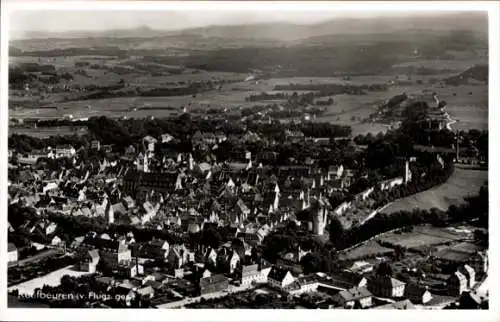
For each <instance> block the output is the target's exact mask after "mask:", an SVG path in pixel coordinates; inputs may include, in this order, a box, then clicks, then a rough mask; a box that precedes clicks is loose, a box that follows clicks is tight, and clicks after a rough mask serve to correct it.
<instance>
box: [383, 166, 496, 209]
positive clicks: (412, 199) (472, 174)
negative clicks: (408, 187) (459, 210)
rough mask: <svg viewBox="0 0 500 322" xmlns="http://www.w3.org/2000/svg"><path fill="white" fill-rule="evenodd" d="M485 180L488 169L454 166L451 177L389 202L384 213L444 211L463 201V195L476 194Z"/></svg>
mask: <svg viewBox="0 0 500 322" xmlns="http://www.w3.org/2000/svg"><path fill="white" fill-rule="evenodd" d="M487 180H488V171H483V170H474V169H462V168H460V167H458V166H456V167H455V171H454V172H453V174H452V175H451V177H450V178H449V179H448V181H446V182H445V183H443V184H442V185H439V186H437V187H434V188H432V189H429V190H426V191H423V192H420V193H417V194H414V195H411V196H408V197H406V198H402V199H398V200H396V201H394V202H393V203H391V204H390V205H389V206H388V207H387V208H386V209H385V210H384V213H388V214H389V213H392V212H398V211H403V210H404V211H412V210H414V209H431V208H433V207H436V208H438V209H440V210H443V211H446V210H447V209H448V207H449V206H450V205H457V204H461V203H464V202H465V200H464V198H465V197H468V196H472V195H475V194H477V193H478V191H479V189H480V188H481V186H482V185H483V184H484V182H485V181H487Z"/></svg>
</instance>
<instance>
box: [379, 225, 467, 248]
mask: <svg viewBox="0 0 500 322" xmlns="http://www.w3.org/2000/svg"><path fill="white" fill-rule="evenodd" d="M470 236H471V235H470V232H467V231H458V230H453V229H450V228H440V227H432V226H417V227H415V228H414V229H413V231H412V232H407V233H388V234H384V235H383V236H382V237H380V238H378V241H380V242H381V243H382V244H383V245H385V244H388V245H392V246H400V247H404V248H406V249H418V248H421V247H425V246H434V245H439V244H445V243H448V242H453V241H459V240H462V239H466V238H469V237H470Z"/></svg>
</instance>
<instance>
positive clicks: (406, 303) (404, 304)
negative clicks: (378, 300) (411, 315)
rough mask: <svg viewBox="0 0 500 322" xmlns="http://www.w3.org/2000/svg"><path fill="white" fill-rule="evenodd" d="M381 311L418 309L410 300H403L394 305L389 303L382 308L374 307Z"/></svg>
mask: <svg viewBox="0 0 500 322" xmlns="http://www.w3.org/2000/svg"><path fill="white" fill-rule="evenodd" d="M374 309H379V310H415V309H416V307H415V305H413V303H412V302H411V301H410V300H403V301H398V302H394V303H389V304H385V305H381V306H377V307H374Z"/></svg>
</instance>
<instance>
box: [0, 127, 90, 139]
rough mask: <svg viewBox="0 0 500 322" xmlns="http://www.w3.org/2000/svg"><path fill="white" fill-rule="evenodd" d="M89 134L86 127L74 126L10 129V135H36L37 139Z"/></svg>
mask: <svg viewBox="0 0 500 322" xmlns="http://www.w3.org/2000/svg"><path fill="white" fill-rule="evenodd" d="M86 133H87V129H86V128H85V127H73V126H58V127H37V128H30V127H9V135H12V134H18V135H36V137H37V138H40V139H43V138H48V137H50V136H58V135H61V136H64V135H74V134H78V135H83V134H86Z"/></svg>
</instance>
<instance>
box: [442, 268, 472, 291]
mask: <svg viewBox="0 0 500 322" xmlns="http://www.w3.org/2000/svg"><path fill="white" fill-rule="evenodd" d="M447 284H448V291H449V293H450V295H452V296H458V295H461V294H462V293H463V292H465V291H466V290H467V288H468V287H467V286H468V284H469V283H468V281H467V277H466V276H465V275H464V274H462V273H460V271H458V270H457V271H456V272H455V273H453V274H452V275H451V277H450V278H449V279H448V283H447Z"/></svg>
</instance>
